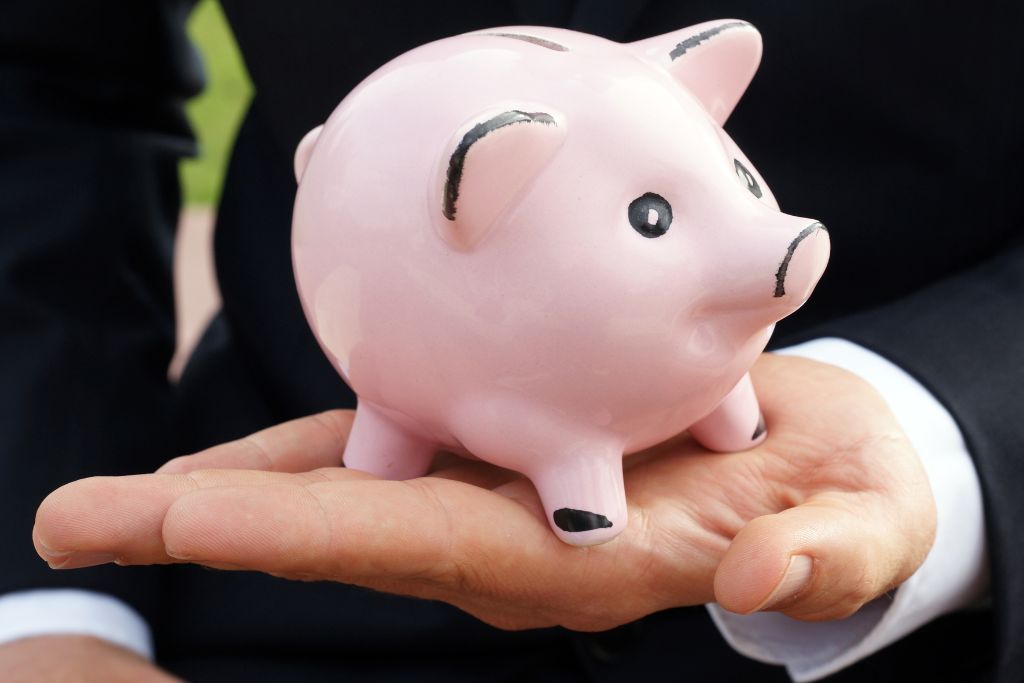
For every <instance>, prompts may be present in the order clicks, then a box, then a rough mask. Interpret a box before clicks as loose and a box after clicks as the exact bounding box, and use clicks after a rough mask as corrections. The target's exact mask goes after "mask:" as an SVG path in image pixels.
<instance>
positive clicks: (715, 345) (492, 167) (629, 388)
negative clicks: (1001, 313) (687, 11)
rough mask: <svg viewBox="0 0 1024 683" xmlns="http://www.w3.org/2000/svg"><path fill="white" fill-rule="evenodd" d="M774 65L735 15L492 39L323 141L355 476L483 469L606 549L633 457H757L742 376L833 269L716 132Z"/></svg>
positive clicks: (358, 103)
mask: <svg viewBox="0 0 1024 683" xmlns="http://www.w3.org/2000/svg"><path fill="white" fill-rule="evenodd" d="M760 55H761V40H760V36H759V34H758V32H757V31H756V30H755V29H754V28H753V27H752V26H750V25H749V24H747V23H746V22H742V21H735V20H725V21H716V22H710V23H707V24H701V25H699V26H693V27H691V28H687V29H682V30H680V31H677V32H675V33H669V34H666V35H662V36H658V37H655V38H650V39H647V40H643V41H640V42H636V43H630V44H620V43H615V42H610V41H608V40H605V39H602V38H597V37H594V36H591V35H586V34H581V33H576V32H572V31H568V30H560V29H554V28H540V27H503V28H495V29H490V30H483V31H477V32H475V33H469V34H465V35H460V36H456V37H453V38H448V39H445V40H440V41H437V42H434V43H430V44H428V45H425V46H422V47H420V48H417V49H415V50H412V51H411V52H408V53H406V54H404V55H402V56H400V57H398V58H397V59H395V60H394V61H392V62H390V63H388V64H387V65H385V66H383V67H382V68H380V69H379V70H378V71H377V72H375V73H374V74H372V75H371V76H369V77H368V78H367V79H366V80H365V81H363V82H362V83H361V84H360V85H359V86H358V87H357V88H356V89H355V90H353V91H352V92H351V94H349V95H348V96H347V97H346V98H345V99H344V100H343V101H342V102H341V104H340V105H339V106H338V108H337V109H336V110H335V111H334V113H333V114H331V116H330V118H328V120H327V122H326V123H325V124H324V125H322V126H320V127H318V128H316V129H314V130H313V131H311V132H310V133H309V134H308V135H306V137H305V138H304V139H303V140H302V142H301V143H300V145H299V148H298V151H297V152H296V156H295V172H296V176H297V177H298V179H299V188H298V194H297V198H296V202H295V212H294V223H293V237H292V242H293V258H294V266H295V273H296V277H297V281H298V287H299V292H300V295H301V298H302V301H303V306H304V308H305V313H306V316H307V318H308V319H309V322H310V325H311V326H312V328H313V331H314V333H315V334H316V337H317V338H318V340H319V342H320V344H321V346H322V347H323V349H324V351H325V352H326V353H327V355H328V356H329V358H330V360H331V361H332V363H333V364H334V366H335V367H336V368H337V370H338V372H340V373H341V374H342V376H343V377H344V378H345V380H346V381H347V382H348V383H349V384H350V385H351V386H352V387H353V389H354V390H355V392H356V393H357V394H358V396H359V405H358V409H357V411H356V417H355V423H354V425H353V428H352V433H351V435H350V437H349V440H348V445H347V447H346V449H345V453H344V462H345V465H346V466H348V467H351V468H356V469H360V470H366V471H368V472H371V473H374V474H376V475H379V476H381V477H385V478H390V479H402V478H411V477H417V476H421V475H423V474H424V473H426V472H427V469H428V467H429V465H430V462H431V458H432V457H433V455H434V453H435V452H436V451H437V450H439V449H445V450H451V451H454V452H456V453H462V454H465V455H471V456H475V457H477V458H480V459H483V460H486V461H488V462H491V463H494V464H496V465H499V466H501V467H505V468H509V469H512V470H515V471H518V472H520V473H522V474H524V475H525V476H527V477H529V479H530V480H531V481H532V482H533V484H534V485H535V486H536V488H537V492H538V493H539V495H540V498H541V500H542V501H543V505H544V510H545V513H546V516H547V518H548V522H549V524H550V525H551V527H552V529H553V531H554V533H555V534H557V535H558V537H560V538H561V539H562V540H564V541H566V542H568V543H571V544H575V545H590V544H594V543H601V542H603V541H607V540H609V539H611V538H613V537H614V536H615V535H616V534H618V533H619V532H621V531H622V530H623V528H624V527H625V525H626V520H627V514H626V497H625V492H624V489H623V472H622V459H623V455H624V454H628V453H631V452H634V451H638V450H640V449H644V448H647V447H649V446H652V445H654V444H656V443H658V442H660V441H663V440H665V439H667V438H669V437H672V436H673V435H676V434H678V433H680V432H682V431H683V430H686V429H689V430H690V432H691V434H692V435H693V437H694V438H695V439H697V441H699V442H700V443H701V444H703V445H704V446H706V447H708V448H710V449H713V450H718V451H735V450H742V449H746V448H749V447H751V446H753V445H756V444H757V443H759V442H760V441H761V440H762V439H763V438H764V437H765V425H764V422H763V419H762V417H761V413H760V410H759V409H758V405H757V399H756V397H755V395H754V390H753V387H752V385H751V382H750V378H749V376H748V375H747V371H748V370H749V368H750V367H751V365H752V364H753V363H754V361H755V359H756V358H757V357H758V355H759V354H760V353H761V351H762V350H763V349H764V346H765V344H766V343H767V341H768V337H769V335H770V334H771V331H772V327H773V325H774V323H775V322H776V321H777V320H779V319H780V318H782V317H784V316H786V315H788V314H789V313H791V312H793V311H794V310H795V309H796V308H798V307H799V306H800V305H801V304H802V303H803V302H804V301H805V300H806V299H807V297H808V296H809V295H810V293H811V290H812V289H813V287H814V285H815V283H816V282H817V280H818V278H819V277H820V276H821V273H822V271H823V269H824V268H825V263H826V261H827V260H828V253H829V239H828V234H827V232H826V230H825V229H824V227H823V226H822V225H821V223H819V222H817V221H815V220H812V219H809V218H798V217H795V216H790V215H787V214H784V213H781V212H780V211H779V208H778V205H777V204H776V202H775V200H774V198H773V197H772V194H771V192H770V191H769V190H768V187H767V185H765V182H764V180H763V179H762V178H761V176H760V175H759V174H758V172H757V171H756V170H755V168H754V166H753V164H751V163H750V161H749V160H748V159H747V158H746V157H745V156H744V154H743V152H741V151H740V150H739V148H737V146H736V145H735V144H734V143H733V141H732V140H731V139H730V138H729V136H728V135H726V134H725V132H724V131H723V130H722V123H723V122H724V121H725V119H726V117H727V116H728V115H729V113H730V112H731V111H732V109H733V107H734V106H735V104H736V102H737V100H739V98H740V96H741V95H742V93H743V91H744V89H745V88H746V87H747V84H748V83H749V82H750V80H751V78H752V77H753V74H754V71H755V70H756V68H757V65H758V62H759V60H760Z"/></svg>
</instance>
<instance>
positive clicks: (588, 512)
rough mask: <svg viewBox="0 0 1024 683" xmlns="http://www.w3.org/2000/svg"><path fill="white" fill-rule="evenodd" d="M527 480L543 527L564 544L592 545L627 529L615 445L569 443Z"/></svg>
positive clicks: (619, 453) (619, 451) (618, 453)
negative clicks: (541, 513)
mask: <svg viewBox="0 0 1024 683" xmlns="http://www.w3.org/2000/svg"><path fill="white" fill-rule="evenodd" d="M530 479H531V480H532V481H533V485H534V486H535V487H536V489H537V493H538V494H539V495H540V499H541V503H543V505H544V513H545V516H546V517H547V520H548V524H550V525H551V529H552V530H553V531H554V532H555V534H556V535H557V536H558V537H559V538H560V539H562V540H563V541H565V542H566V543H568V544H570V545H596V544H598V543H604V542H605V541H610V540H611V539H613V538H615V537H616V536H618V535H619V533H621V532H622V530H623V529H625V528H626V521H627V515H626V490H625V488H624V486H623V481H622V448H621V446H620V445H618V444H609V445H607V446H604V447H602V446H597V447H594V446H591V447H589V448H588V447H587V446H585V445H583V444H577V445H573V446H572V447H571V448H570V449H569V452H567V453H563V454H559V455H554V456H552V457H551V458H550V459H549V460H546V461H545V462H544V463H543V464H542V465H538V466H536V467H535V468H534V471H533V472H531V473H530Z"/></svg>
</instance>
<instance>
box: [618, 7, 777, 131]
mask: <svg viewBox="0 0 1024 683" xmlns="http://www.w3.org/2000/svg"><path fill="white" fill-rule="evenodd" d="M632 47H633V48H634V49H636V50H638V51H639V52H640V54H642V55H643V56H644V57H645V58H647V59H649V60H652V61H654V62H655V63H658V64H662V65H663V66H664V67H665V68H666V69H668V71H669V73H671V74H672V75H673V76H674V77H675V78H676V79H677V80H679V81H680V82H681V83H682V84H683V85H684V86H686V88H687V90H689V91H690V92H691V93H693V95H694V96H695V97H696V98H697V99H698V100H700V102H701V104H703V105H704V108H705V109H707V110H708V113H710V114H711V117H712V118H714V119H715V121H717V122H718V123H719V125H721V124H723V123H725V120H726V119H727V118H729V114H731V113H732V110H733V109H734V108H735V107H736V103H737V102H739V101H740V97H742V96H743V92H744V91H745V90H746V89H747V86H748V85H750V81H751V79H752V78H753V77H754V72H755V71H757V65H758V64H759V63H760V62H761V34H760V33H758V32H757V29H756V28H754V27H753V26H751V25H750V24H748V23H747V22H745V21H739V20H736V19H720V20H718V21H709V22H706V23H703V24H697V25H696V26H690V27H689V28H684V29H680V30H678V31H674V32H672V33H666V34H664V35H660V36H655V37H653V38H647V39H646V40H641V41H638V42H635V43H632Z"/></svg>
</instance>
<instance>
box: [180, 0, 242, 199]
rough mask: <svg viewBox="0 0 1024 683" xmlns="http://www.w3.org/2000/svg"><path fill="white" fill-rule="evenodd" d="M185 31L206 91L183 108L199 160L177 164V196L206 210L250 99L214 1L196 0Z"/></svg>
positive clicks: (232, 43) (221, 178) (215, 196)
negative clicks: (197, 53)
mask: <svg viewBox="0 0 1024 683" xmlns="http://www.w3.org/2000/svg"><path fill="white" fill-rule="evenodd" d="M187 29H188V34H189V37H190V38H191V39H192V42H193V43H194V44H195V45H196V47H197V48H198V49H199V51H200V53H201V54H202V57H203V64H204V67H205V71H206V89H205V90H204V91H203V92H202V93H201V94H200V95H199V96H198V97H196V98H194V99H192V100H191V101H190V102H189V103H188V105H187V107H186V111H187V112H188V117H189V120H190V121H191V122H192V127H193V129H194V130H195V133H196V137H197V139H198V140H199V156H198V157H197V158H195V159H185V160H183V161H182V163H181V182H182V192H183V200H184V203H185V205H186V206H189V205H192V206H194V205H200V206H202V205H207V206H209V205H213V204H216V203H217V200H218V199H219V198H220V191H221V185H222V184H223V182H224V172H225V169H226V168H227V162H228V156H229V155H230V153H231V146H232V144H233V143H234V140H235V134H236V133H237V132H238V126H239V124H240V123H241V120H242V115H243V114H244V113H245V110H246V107H248V105H249V100H250V99H251V98H252V83H251V82H250V81H249V74H248V73H246V70H245V65H244V64H243V63H242V56H241V54H239V52H238V45H237V44H236V43H235V38H234V36H233V35H232V34H231V29H230V28H229V27H228V23H227V20H226V19H225V18H224V12H223V10H221V7H220V4H219V3H217V2H216V0H200V2H199V3H197V4H196V7H195V9H194V10H193V12H192V16H191V17H189V20H188V26H187Z"/></svg>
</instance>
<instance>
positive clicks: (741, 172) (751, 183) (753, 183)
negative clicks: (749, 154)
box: [733, 159, 764, 199]
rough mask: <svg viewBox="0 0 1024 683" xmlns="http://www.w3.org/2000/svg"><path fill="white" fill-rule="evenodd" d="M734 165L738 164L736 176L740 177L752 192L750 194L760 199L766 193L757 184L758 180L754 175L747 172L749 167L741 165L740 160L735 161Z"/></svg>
mask: <svg viewBox="0 0 1024 683" xmlns="http://www.w3.org/2000/svg"><path fill="white" fill-rule="evenodd" d="M733 163H735V164H736V175H738V176H739V177H740V180H742V181H743V184H744V185H746V186H747V189H748V190H750V194H752V195H754V196H755V197H757V198H758V199H760V198H761V195H763V194H764V193H763V192H762V191H761V186H760V185H758V184H757V179H756V178H754V174H753V173H751V172H750V171H748V170H747V167H746V166H744V165H743V164H742V163H740V160H739V159H733Z"/></svg>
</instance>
